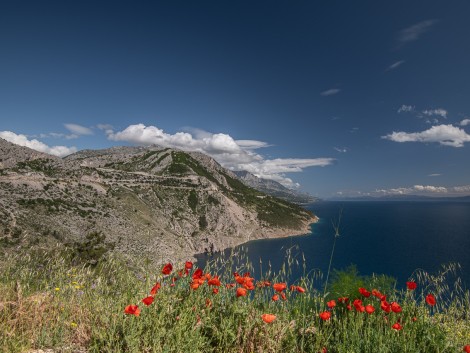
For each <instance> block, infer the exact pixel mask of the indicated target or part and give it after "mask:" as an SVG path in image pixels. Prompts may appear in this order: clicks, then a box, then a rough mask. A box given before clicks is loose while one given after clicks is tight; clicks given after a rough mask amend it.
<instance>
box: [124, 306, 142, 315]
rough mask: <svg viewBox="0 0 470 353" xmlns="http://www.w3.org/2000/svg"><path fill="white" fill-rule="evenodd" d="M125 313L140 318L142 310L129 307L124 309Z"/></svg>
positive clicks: (136, 307)
mask: <svg viewBox="0 0 470 353" xmlns="http://www.w3.org/2000/svg"><path fill="white" fill-rule="evenodd" d="M124 313H125V314H129V315H135V316H139V315H140V309H139V307H138V306H137V305H128V306H126V308H125V309H124Z"/></svg>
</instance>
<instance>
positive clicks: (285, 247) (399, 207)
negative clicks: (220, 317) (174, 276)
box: [197, 201, 470, 288]
mask: <svg viewBox="0 0 470 353" xmlns="http://www.w3.org/2000/svg"><path fill="white" fill-rule="evenodd" d="M305 208H306V209H308V210H310V211H312V212H313V213H314V214H315V215H316V216H318V217H319V218H320V220H319V222H318V223H315V224H312V226H311V231H310V233H308V234H305V235H300V236H292V237H284V238H276V239H262V240H254V241H250V242H247V243H245V244H243V245H240V246H239V247H236V248H234V249H226V250H225V251H222V252H216V253H214V254H212V255H210V254H199V255H197V259H198V266H200V267H202V266H204V265H205V264H206V263H207V261H211V260H214V259H216V258H218V257H222V258H227V257H228V256H230V253H231V252H232V251H235V252H236V253H239V252H243V254H245V256H247V257H248V259H249V260H250V261H251V263H253V264H254V269H253V270H252V272H254V273H253V275H254V276H255V277H259V276H260V275H262V272H263V271H264V272H265V271H266V270H267V269H268V266H270V267H271V269H272V270H273V271H275V272H276V271H279V270H280V269H281V267H282V266H283V264H285V262H286V256H287V253H290V257H291V258H294V259H295V260H294V263H293V264H292V265H291V266H290V268H291V274H290V279H292V280H295V279H298V278H300V277H301V276H302V275H304V274H305V273H310V274H311V273H317V274H318V273H322V274H323V276H325V275H326V273H327V271H328V266H329V263H330V258H331V253H332V248H333V243H334V241H335V238H336V243H335V250H334V253H333V258H332V266H331V267H332V269H345V268H347V267H348V266H350V265H352V264H353V265H355V266H356V267H357V270H358V271H359V274H360V275H372V274H385V275H388V276H392V277H394V278H395V279H396V280H397V286H398V287H403V286H404V285H405V283H406V281H407V280H409V279H412V278H414V277H416V276H415V275H416V272H415V271H417V270H424V271H427V272H428V273H436V272H437V271H439V270H440V268H441V266H442V265H445V264H448V263H458V264H459V265H460V271H459V273H458V276H459V277H460V278H461V280H462V282H463V285H464V286H465V287H466V288H469V287H470V202H453V201H452V202H443V201H436V202H430V201H429V202H422V201H421V202H420V201H414V202H411V201H410V202H407V201H377V202H376V201H345V202H339V201H321V202H316V203H313V204H311V205H307V206H305ZM336 229H337V230H338V232H336ZM297 262H298V264H297ZM451 280H453V279H451Z"/></svg>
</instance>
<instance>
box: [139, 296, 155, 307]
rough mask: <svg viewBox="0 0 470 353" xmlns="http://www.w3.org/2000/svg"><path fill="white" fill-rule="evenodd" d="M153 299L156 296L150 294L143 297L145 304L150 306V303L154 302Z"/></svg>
mask: <svg viewBox="0 0 470 353" xmlns="http://www.w3.org/2000/svg"><path fill="white" fill-rule="evenodd" d="M153 300H154V297H152V296H148V297H146V298H144V299H142V303H144V304H145V305H147V306H149V305H150V304H152V303H153Z"/></svg>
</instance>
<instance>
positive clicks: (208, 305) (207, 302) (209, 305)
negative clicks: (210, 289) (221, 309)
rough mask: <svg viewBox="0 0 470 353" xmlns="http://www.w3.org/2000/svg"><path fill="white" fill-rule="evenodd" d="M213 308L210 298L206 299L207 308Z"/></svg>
mask: <svg viewBox="0 0 470 353" xmlns="http://www.w3.org/2000/svg"><path fill="white" fill-rule="evenodd" d="M211 306H212V301H211V300H210V299H209V298H207V299H206V308H210V307H211Z"/></svg>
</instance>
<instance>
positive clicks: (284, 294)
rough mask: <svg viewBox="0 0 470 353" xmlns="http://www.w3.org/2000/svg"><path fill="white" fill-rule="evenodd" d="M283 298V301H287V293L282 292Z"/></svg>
mask: <svg viewBox="0 0 470 353" xmlns="http://www.w3.org/2000/svg"><path fill="white" fill-rule="evenodd" d="M281 298H282V300H287V297H286V293H284V292H281Z"/></svg>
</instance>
